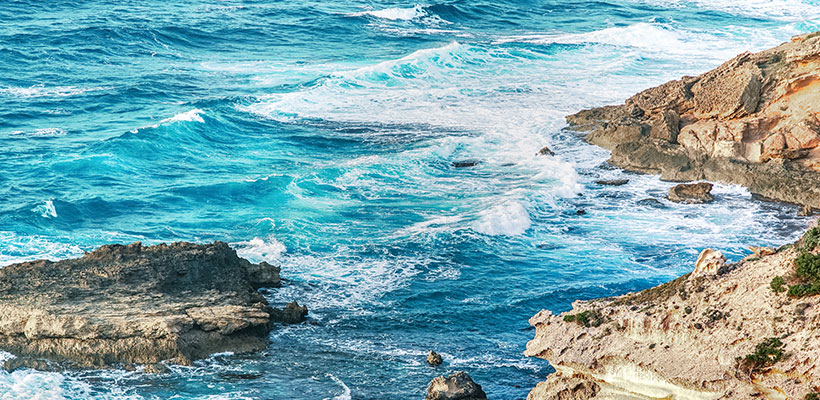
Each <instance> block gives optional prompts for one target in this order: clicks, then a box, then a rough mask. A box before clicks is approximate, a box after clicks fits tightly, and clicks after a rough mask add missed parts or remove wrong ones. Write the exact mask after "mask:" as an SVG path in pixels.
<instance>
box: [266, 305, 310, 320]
mask: <svg viewBox="0 0 820 400" xmlns="http://www.w3.org/2000/svg"><path fill="white" fill-rule="evenodd" d="M307 315H308V309H307V307H306V306H300V305H299V303H297V302H296V300H294V301H292V302H290V303H289V304H288V305H286V306H285V308H283V309H281V310H279V309H276V308H274V309H272V310H271V320H273V321H278V322H281V323H283V324H299V323H302V322H305V319H306V317H307Z"/></svg>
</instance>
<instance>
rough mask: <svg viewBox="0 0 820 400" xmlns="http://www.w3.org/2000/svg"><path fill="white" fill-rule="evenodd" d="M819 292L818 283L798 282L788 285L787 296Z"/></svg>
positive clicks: (809, 294)
mask: <svg viewBox="0 0 820 400" xmlns="http://www.w3.org/2000/svg"><path fill="white" fill-rule="evenodd" d="M816 294H820V284H817V283H798V284H796V285H791V286H789V297H806V296H814V295H816Z"/></svg>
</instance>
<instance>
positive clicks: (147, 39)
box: [0, 0, 820, 399]
mask: <svg viewBox="0 0 820 400" xmlns="http://www.w3.org/2000/svg"><path fill="white" fill-rule="evenodd" d="M0 21H3V23H2V24H0V70H1V71H4V73H2V74H0V170H1V171H3V173H2V174H0V265H5V264H9V263H13V262H20V261H25V260H32V259H37V258H49V259H60V258H66V257H73V256H79V255H81V254H82V252H83V251H88V250H91V249H94V248H95V247H97V246H99V245H101V244H105V243H111V242H117V243H129V242H133V241H142V242H143V243H145V244H154V243H159V242H168V241H176V240H190V241H197V242H206V241H213V240H224V241H227V242H230V243H231V244H233V245H234V246H235V247H236V248H237V249H238V251H239V253H240V255H242V256H245V257H248V258H249V259H252V260H254V261H259V260H267V261H271V262H274V263H277V264H279V265H281V266H282V271H283V272H282V273H283V276H285V277H286V278H288V279H289V280H290V281H289V282H288V283H287V285H285V286H284V287H283V288H281V289H278V290H272V291H270V292H269V293H268V297H269V299H270V300H271V302H272V303H274V304H275V305H282V304H284V303H286V302H288V301H290V300H291V299H297V300H299V301H300V303H301V302H304V303H306V304H307V306H308V307H309V308H310V310H311V318H312V319H313V320H315V321H318V322H319V325H307V324H306V325H299V326H291V327H286V328H276V329H275V330H274V331H273V332H272V334H271V342H272V344H271V347H270V349H269V350H268V351H267V352H264V353H261V354H253V355H241V356H240V355H230V354H222V355H217V356H214V357H212V358H211V359H209V360H205V361H201V362H199V363H197V365H196V366H195V367H173V373H172V374H169V375H163V376H152V375H144V374H141V373H139V372H136V373H134V372H125V371H104V372H97V371H89V372H72V373H65V374H54V373H40V372H35V371H18V372H15V373H13V374H8V373H5V372H0V398H3V399H17V398H40V399H51V398H67V399H87V398H95V399H97V398H99V399H105V398H134V399H154V398H156V399H165V398H180V399H183V398H184V399H245V398H253V399H256V398H260V399H291V398H305V399H349V398H354V399H376V398H378V399H382V398H384V399H387V398H391V399H393V398H395V399H405V398H421V397H423V392H424V390H425V388H426V385H427V382H428V381H429V380H430V379H431V378H432V377H434V376H436V375H440V374H442V373H445V372H447V371H450V370H455V369H463V370H466V371H468V372H469V373H470V374H471V375H472V376H473V377H474V378H475V379H476V380H477V381H478V382H479V383H481V384H482V385H483V387H484V389H485V391H486V392H487V393H488V395H489V396H490V397H491V398H494V399H517V398H524V397H525V396H526V393H527V392H528V390H529V389H530V388H532V387H533V386H534V385H535V384H536V383H537V382H539V381H541V380H543V379H544V377H545V376H546V375H547V374H548V373H550V372H551V369H550V367H549V365H548V363H547V362H546V361H543V360H537V359H528V358H525V357H523V355H522V352H523V350H524V346H525V344H526V342H527V340H529V339H530V338H531V337H532V335H533V331H532V329H531V328H530V327H529V325H528V324H527V319H528V318H529V317H530V316H532V315H534V314H535V313H536V312H538V311H539V310H540V309H543V308H546V309H550V310H552V311H556V312H558V311H563V310H566V309H568V308H569V305H570V303H571V302H572V301H573V300H574V299H578V298H593V297H600V296H606V295H614V294H620V293H624V292H627V291H633V290H639V289H643V288H646V287H649V286H652V285H655V284H658V283H660V282H663V281H666V280H669V279H671V278H674V277H676V276H678V275H680V274H682V273H685V272H688V271H689V270H690V269H691V268H692V266H693V262H694V259H695V257H696V256H697V254H698V252H699V251H700V250H701V249H702V248H704V247H715V248H719V249H721V250H723V251H724V253H725V254H727V256H728V257H729V258H730V259H733V260H737V259H739V258H740V257H742V256H744V255H746V254H748V253H749V252H748V250H746V249H745V246H748V245H777V244H782V243H785V242H787V241H789V240H791V239H793V238H794V237H795V236H796V235H797V234H799V232H800V230H801V229H802V228H803V227H805V225H806V224H807V221H806V220H804V219H800V218H797V217H794V216H793V215H794V214H795V213H796V212H795V211H796V210H795V209H794V207H791V206H787V205H778V204H773V203H765V202H761V201H758V200H755V199H753V198H752V197H751V195H750V194H749V193H748V192H747V191H745V190H744V189H742V188H739V187H735V186H722V185H719V186H717V187H716V189H715V194H716V197H717V201H716V202H715V203H713V204H709V205H686V206H680V205H672V204H670V203H668V202H666V201H665V200H663V195H664V193H665V192H666V190H668V188H669V187H670V186H671V184H670V183H666V182H660V181H659V180H658V179H657V178H656V177H652V176H642V175H636V174H630V173H626V172H623V171H620V170H617V169H614V168H611V167H608V166H607V165H606V164H605V160H606V159H607V152H606V151H604V150H601V149H597V148H594V147H592V146H589V145H586V144H583V143H582V141H581V140H580V139H579V138H578V137H577V135H576V134H574V133H572V132H568V131H565V130H563V128H564V127H565V123H564V120H563V116H564V115H566V114H568V113H572V112H574V111H576V110H578V109H581V108H584V107H590V106H596V105H602V104H607V103H612V102H621V101H623V100H624V99H625V98H626V97H627V96H629V95H631V94H633V93H634V92H636V91H638V90H640V89H642V88H645V87H648V86H652V85H656V84H660V83H662V82H665V81H666V80H669V79H673V78H677V77H680V76H681V75H684V74H690V75H691V74H697V73H701V72H703V71H706V70H708V69H710V68H713V67H715V66H717V65H718V64H719V63H721V62H723V61H724V60H726V59H728V58H730V57H732V56H734V55H735V54H737V53H739V52H742V51H745V50H760V49H764V48H767V47H770V46H773V45H776V44H778V43H780V42H782V41H785V40H788V39H789V37H790V36H792V35H794V34H798V33H802V32H807V31H812V30H817V29H820V4H818V3H817V2H815V1H797V0H778V1H762V0H761V1H728V0H722V1H717V2H715V1H676V0H660V1H649V0H647V1H638V0H636V1H613V2H598V1H572V2H570V1H538V2H536V1H522V2H509V1H500V2H499V1H494V2H488V1H452V2H446V3H429V4H427V3H426V4H412V3H397V2H388V1H379V2H356V1H340V2H332V3H328V2H316V1H293V2H281V3H270V2H262V1H195V2H194V1H184V2H183V1H175V0H166V1H161V2H160V1H151V2H145V4H144V5H128V6H124V5H122V4H121V3H120V2H115V1H93V2H79V1H77V2H63V3H61V4H51V3H50V2H46V3H43V2H37V1H11V2H4V3H3V4H2V5H0ZM544 145H549V146H550V147H551V148H552V149H553V150H554V151H555V152H556V153H557V154H558V155H557V157H554V158H551V157H540V156H536V155H535V153H536V152H537V151H538V149H540V148H541V147H543V146H544ZM465 160H477V161H480V163H479V164H478V165H476V166H473V167H469V168H456V167H455V166H454V165H453V163H454V162H459V161H465ZM615 178H628V179H630V182H629V183H628V184H627V185H625V186H620V187H608V186H599V185H596V184H595V183H594V182H595V181H596V180H598V179H615ZM650 197H652V198H657V199H661V203H662V206H661V207H652V206H650V205H642V204H641V203H638V202H639V201H640V200H643V199H646V198H650ZM578 210H584V211H586V214H583V215H578V213H577V211H578ZM430 348H434V349H436V350H437V351H439V352H440V353H442V355H443V356H444V358H445V365H444V366H443V367H439V368H437V369H434V368H430V367H428V366H427V365H426V364H425V363H424V356H425V354H426V352H427V350H428V349H430ZM5 356H8V355H5Z"/></svg>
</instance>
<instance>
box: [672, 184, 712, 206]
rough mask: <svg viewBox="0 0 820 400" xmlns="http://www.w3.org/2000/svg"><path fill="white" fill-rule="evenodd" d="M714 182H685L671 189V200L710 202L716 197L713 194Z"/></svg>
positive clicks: (677, 201)
mask: <svg viewBox="0 0 820 400" xmlns="http://www.w3.org/2000/svg"><path fill="white" fill-rule="evenodd" d="M711 191H712V184H711V183H708V182H700V183H683V184H680V185H675V186H673V187H672V188H671V189H669V196H668V197H667V198H668V199H669V200H671V201H674V202H676V203H690V204H700V203H708V202H710V201H712V200H714V199H715V198H714V197H713V196H712V194H711Z"/></svg>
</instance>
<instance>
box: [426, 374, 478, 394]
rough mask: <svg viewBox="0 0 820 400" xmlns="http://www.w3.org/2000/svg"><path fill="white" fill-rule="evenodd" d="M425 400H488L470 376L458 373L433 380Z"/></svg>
mask: <svg viewBox="0 0 820 400" xmlns="http://www.w3.org/2000/svg"><path fill="white" fill-rule="evenodd" d="M425 400H487V395H486V394H485V393H484V390H482V389H481V385H479V384H477V383H475V382H474V381H473V379H472V378H470V375H468V374H467V373H466V372H464V371H458V372H455V373H453V374H451V375H450V376H448V377H443V376H439V377H436V378H433V380H432V381H430V386H428V387H427V397H425Z"/></svg>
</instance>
